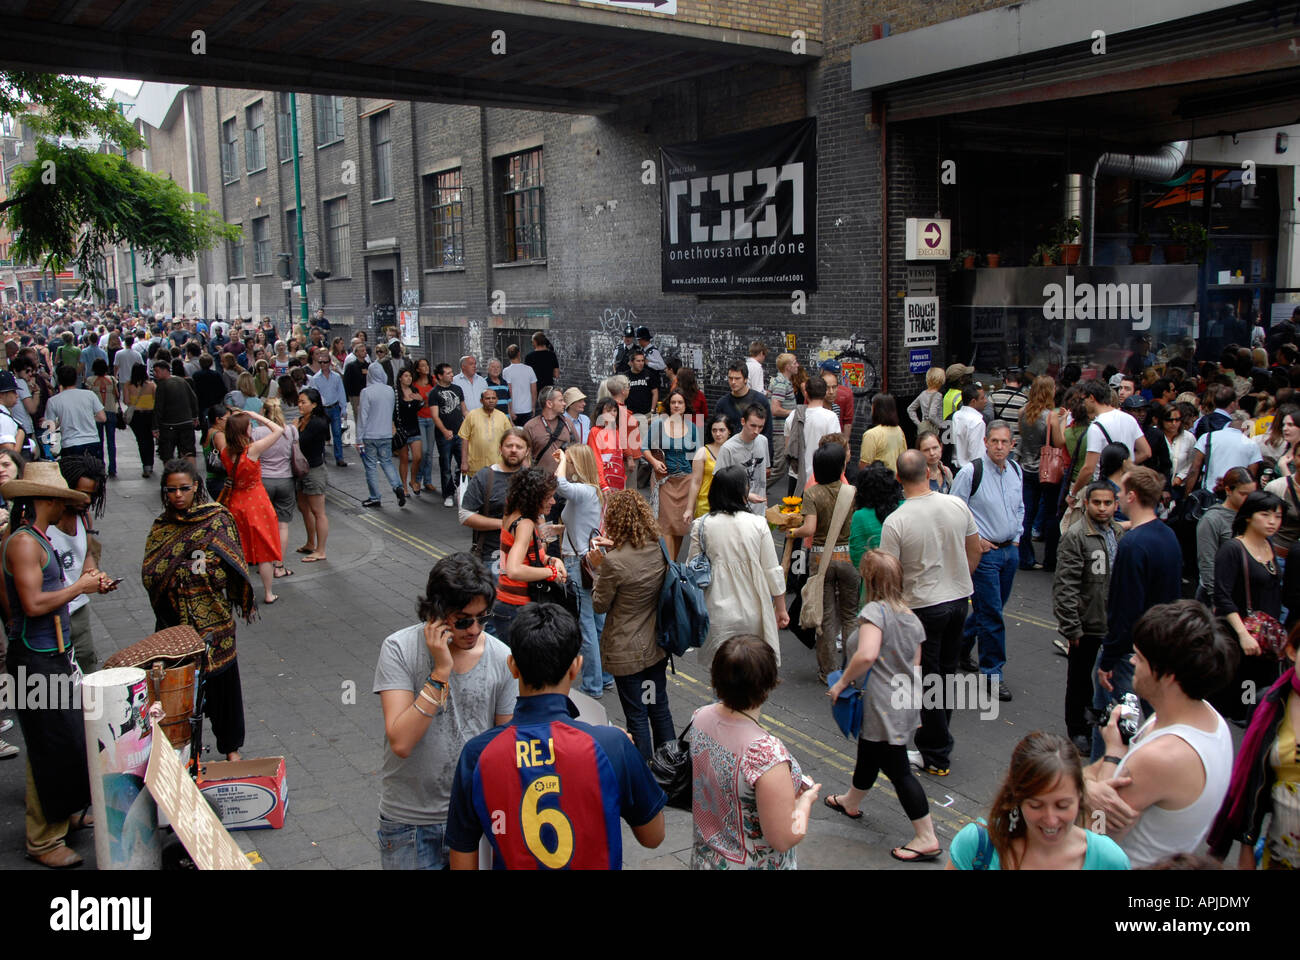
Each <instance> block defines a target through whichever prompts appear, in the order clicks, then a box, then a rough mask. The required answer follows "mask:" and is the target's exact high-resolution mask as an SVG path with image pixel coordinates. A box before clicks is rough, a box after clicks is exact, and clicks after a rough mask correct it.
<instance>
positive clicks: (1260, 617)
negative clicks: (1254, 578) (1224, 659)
mask: <svg viewBox="0 0 1300 960" xmlns="http://www.w3.org/2000/svg"><path fill="white" fill-rule="evenodd" d="M1238 542H1240V541H1238ZM1269 549H1272V547H1270V548H1269ZM1249 555H1250V551H1249V550H1247V549H1246V545H1245V544H1244V543H1243V544H1241V575H1242V576H1243V577H1244V578H1245V581H1244V586H1245V588H1246V615H1245V616H1244V617H1242V623H1243V624H1245V626H1246V632H1247V633H1249V634H1250V636H1251V639H1253V640H1254V641H1255V642H1256V643H1258V644H1259V652H1260V655H1261V656H1265V657H1269V658H1272V659H1274V660H1276V659H1278V658H1279V657H1281V656H1282V655H1283V651H1284V650H1285V649H1286V628H1285V627H1283V626H1282V624H1280V623H1278V622H1277V619H1276V618H1275V617H1273V616H1272V615H1271V614H1267V613H1265V612H1264V611H1263V610H1252V609H1251V603H1250V563H1249V560H1248V557H1249Z"/></svg>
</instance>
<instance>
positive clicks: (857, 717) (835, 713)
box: [826, 670, 871, 740]
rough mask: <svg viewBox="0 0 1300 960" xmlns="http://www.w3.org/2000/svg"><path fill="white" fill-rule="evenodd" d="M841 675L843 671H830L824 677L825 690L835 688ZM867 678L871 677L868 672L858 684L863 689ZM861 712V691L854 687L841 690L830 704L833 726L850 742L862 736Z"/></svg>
mask: <svg viewBox="0 0 1300 960" xmlns="http://www.w3.org/2000/svg"><path fill="white" fill-rule="evenodd" d="M843 675H844V671H843V670H832V671H831V672H830V673H828V674H827V675H826V684H827V688H828V689H829V688H830V687H833V686H835V684H837V683H838V682H839V679H840V677H841V676H843ZM869 676H871V671H870V670H868V671H867V673H866V676H864V677H863V678H862V679H861V680H860V681H858V682H859V683H861V684H862V686H863V687H865V686H866V684H867V677H869ZM862 711H863V704H862V690H861V688H859V687H857V686H855V685H850V686H848V687H845V688H844V689H843V690H841V691H840V695H839V696H838V697H836V698H835V702H834V703H832V704H831V716H832V717H834V719H835V726H837V727H839V728H840V733H842V734H844V736H846V737H848V738H849V739H851V740H856V739H858V737H859V736H861V734H862Z"/></svg>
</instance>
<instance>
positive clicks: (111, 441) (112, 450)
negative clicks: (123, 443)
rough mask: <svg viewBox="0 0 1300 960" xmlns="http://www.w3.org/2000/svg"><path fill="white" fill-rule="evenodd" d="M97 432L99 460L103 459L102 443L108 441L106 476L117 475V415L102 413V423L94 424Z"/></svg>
mask: <svg viewBox="0 0 1300 960" xmlns="http://www.w3.org/2000/svg"><path fill="white" fill-rule="evenodd" d="M95 428H96V429H97V430H98V431H99V459H101V460H103V459H104V441H106V440H107V441H108V460H107V463H108V474H109V476H113V475H114V474H116V473H117V414H116V413H113V412H111V411H108V410H105V411H104V422H103V423H97V424H95Z"/></svg>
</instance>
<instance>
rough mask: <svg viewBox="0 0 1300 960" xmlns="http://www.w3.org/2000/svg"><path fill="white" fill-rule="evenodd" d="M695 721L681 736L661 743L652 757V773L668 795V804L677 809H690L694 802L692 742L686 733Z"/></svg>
mask: <svg viewBox="0 0 1300 960" xmlns="http://www.w3.org/2000/svg"><path fill="white" fill-rule="evenodd" d="M694 722H695V721H694V720H692V721H691V723H688V724H687V725H686V729H685V730H683V731H682V735H681V736H680V737H675V738H674V739H672V740H668V741H665V742H664V743H661V744H659V746H658V747H656V748H655V752H654V754H653V755H652V756H651V757H650V773H651V774H652V775H653V776H654V778H655V780H656V781H657V782H658V784H659V786H660V787H661V788H662V789H663V792H664V793H665V794H667V795H668V806H670V807H673V808H675V809H677V810H689V809H691V806H692V803H693V796H692V790H693V782H692V778H693V773H694V771H693V769H692V764H691V743H690V741H689V740H687V739H686V735H687V734H688V733H690V732H691V724H693V723H694Z"/></svg>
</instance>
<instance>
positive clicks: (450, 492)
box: [435, 431, 460, 500]
mask: <svg viewBox="0 0 1300 960" xmlns="http://www.w3.org/2000/svg"><path fill="white" fill-rule="evenodd" d="M435 432H436V431H435ZM437 439H438V474H439V479H441V480H442V496H443V499H444V500H445V499H446V498H447V497H454V496H456V484H458V483H460V437H458V436H456V435H455V434H454V433H453V434H452V435H451V439H450V440H448V439H446V438H445V437H444V436H443V435H442V434H441V433H439V434H438V436H437ZM453 458H454V459H455V461H456V469H455V470H454V471H453V470H452V468H451V463H452V459H453Z"/></svg>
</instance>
